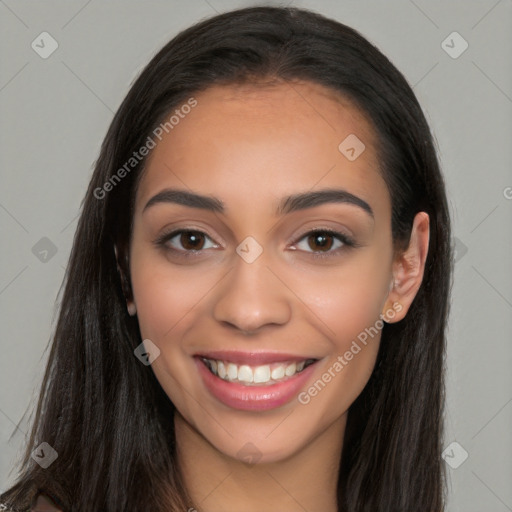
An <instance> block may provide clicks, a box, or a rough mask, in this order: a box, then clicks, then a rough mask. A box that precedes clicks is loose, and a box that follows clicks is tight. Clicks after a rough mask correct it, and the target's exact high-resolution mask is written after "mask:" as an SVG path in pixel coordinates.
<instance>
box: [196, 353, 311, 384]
mask: <svg viewBox="0 0 512 512" xmlns="http://www.w3.org/2000/svg"><path fill="white" fill-rule="evenodd" d="M201 361H202V362H203V363H204V365H205V366H206V367H207V368H208V370H210V372H211V373H213V375H215V376H216V377H219V378H220V379H222V380H225V381H227V382H234V383H237V384H242V385H244V386H258V385H264V386H271V385H274V384H279V383H280V382H284V381H286V380H288V379H290V378H291V377H293V376H294V375H296V374H297V373H300V372H302V371H303V370H304V369H305V368H307V367H308V366H311V365H312V364H313V363H315V362H316V361H318V359H304V360H302V361H289V362H285V361H283V362H279V363H271V364H263V365H259V366H250V365H246V364H241V365H238V364H235V363H232V362H230V361H223V360H219V359H208V358H206V357H201Z"/></svg>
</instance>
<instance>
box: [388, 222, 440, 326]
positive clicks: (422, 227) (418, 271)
mask: <svg viewBox="0 0 512 512" xmlns="http://www.w3.org/2000/svg"><path fill="white" fill-rule="evenodd" d="M429 239H430V219H429V216H428V214H427V213H425V212H419V213H417V214H416V216H415V217H414V222H413V226H412V231H411V237H410V240H409V246H408V247H407V249H405V250H404V251H401V252H400V253H399V254H398V255H397V256H396V257H395V260H394V262H393V280H392V282H391V286H390V291H389V294H388V298H387V300H386V303H385V305H384V309H383V311H382V315H383V320H385V321H386V322H388V323H394V322H399V321H400V320H402V319H403V318H404V317H405V315H406V314H407V312H408V311H409V308H410V306H411V304H412V301H413V300H414V297H415V296H416V294H417V293H418V290H419V288H420V286H421V282H422V281H423V274H424V271H425V261H426V259H427V254H428V246H429ZM387 311H393V313H394V315H393V316H392V317H391V318H389V319H388V318H386V312H387Z"/></svg>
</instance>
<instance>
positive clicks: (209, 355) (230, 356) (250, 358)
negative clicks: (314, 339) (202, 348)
mask: <svg viewBox="0 0 512 512" xmlns="http://www.w3.org/2000/svg"><path fill="white" fill-rule="evenodd" d="M195 355H196V356H197V357H204V358H206V359H216V360H218V361H229V362H231V363H235V364H247V365H249V366H256V365H262V364H270V363H280V362H284V361H286V362H294V361H295V362H299V361H305V360H308V359H315V360H316V359H317V358H315V357H310V356H300V355H297V354H285V353H282V352H241V351H235V350H215V351H209V352H201V353H198V354H195Z"/></svg>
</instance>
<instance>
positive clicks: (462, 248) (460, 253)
mask: <svg viewBox="0 0 512 512" xmlns="http://www.w3.org/2000/svg"><path fill="white" fill-rule="evenodd" d="M454 240H455V246H454V251H453V258H454V260H455V263H457V261H459V260H461V259H462V258H463V257H464V256H465V255H466V253H467V252H468V247H467V245H466V244H464V243H463V242H462V241H461V240H459V239H458V238H457V237H455V239H454Z"/></svg>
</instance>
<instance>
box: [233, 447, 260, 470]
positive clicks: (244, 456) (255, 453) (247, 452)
mask: <svg viewBox="0 0 512 512" xmlns="http://www.w3.org/2000/svg"><path fill="white" fill-rule="evenodd" d="M236 456H237V457H238V458H239V459H241V460H243V461H244V462H245V463H247V464H250V465H252V464H256V463H257V462H258V461H259V460H260V459H261V452H260V451H259V450H258V448H257V447H256V446H255V445H254V444H253V443H245V444H244V445H243V446H242V448H240V450H238V452H237V454H236Z"/></svg>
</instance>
